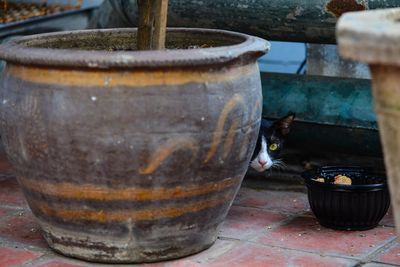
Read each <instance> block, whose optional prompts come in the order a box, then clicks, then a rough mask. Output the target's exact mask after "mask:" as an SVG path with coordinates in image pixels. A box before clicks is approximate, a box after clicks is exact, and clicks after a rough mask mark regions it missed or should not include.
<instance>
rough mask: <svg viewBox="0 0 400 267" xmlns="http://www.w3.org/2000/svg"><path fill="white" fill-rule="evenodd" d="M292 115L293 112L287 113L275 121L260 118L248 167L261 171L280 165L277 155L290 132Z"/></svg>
mask: <svg viewBox="0 0 400 267" xmlns="http://www.w3.org/2000/svg"><path fill="white" fill-rule="evenodd" d="M294 117H295V114H294V113H289V114H288V115H286V116H285V117H283V118H280V119H278V120H277V121H275V122H270V121H268V120H266V119H262V121H261V127H260V132H259V134H258V139H257V144H256V147H255V149H254V153H253V156H252V157H251V161H250V167H252V168H253V169H255V170H256V171H258V172H263V171H265V170H268V169H270V168H272V167H280V166H282V164H283V162H282V160H280V159H279V158H278V157H279V155H280V154H281V152H282V149H283V143H284V140H285V137H286V136H287V135H288V134H289V132H290V127H291V125H292V123H293V120H294Z"/></svg>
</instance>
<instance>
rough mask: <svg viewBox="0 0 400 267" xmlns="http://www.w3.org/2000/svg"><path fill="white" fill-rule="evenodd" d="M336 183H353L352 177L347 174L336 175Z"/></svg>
mask: <svg viewBox="0 0 400 267" xmlns="http://www.w3.org/2000/svg"><path fill="white" fill-rule="evenodd" d="M333 183H334V184H343V185H351V183H352V182H351V179H350V177H348V176H346V175H342V174H339V175H336V176H335V178H334V182H333Z"/></svg>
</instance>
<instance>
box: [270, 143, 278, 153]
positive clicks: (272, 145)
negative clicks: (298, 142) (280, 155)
mask: <svg viewBox="0 0 400 267" xmlns="http://www.w3.org/2000/svg"><path fill="white" fill-rule="evenodd" d="M277 149H278V144H270V145H269V150H271V151H275V150H277Z"/></svg>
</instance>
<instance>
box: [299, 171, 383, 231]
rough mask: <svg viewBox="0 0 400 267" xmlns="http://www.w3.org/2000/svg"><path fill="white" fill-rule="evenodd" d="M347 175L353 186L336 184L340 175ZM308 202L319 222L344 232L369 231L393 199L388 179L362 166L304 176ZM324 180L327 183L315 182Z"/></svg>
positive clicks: (307, 173) (376, 223)
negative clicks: (337, 176) (335, 179)
mask: <svg viewBox="0 0 400 267" xmlns="http://www.w3.org/2000/svg"><path fill="white" fill-rule="evenodd" d="M339 174H341V175H346V176H348V177H350V178H351V179H352V185H339V184H333V179H334V177H335V176H336V175H339ZM302 177H303V178H304V180H305V183H306V185H307V189H308V202H309V203H310V207H311V210H312V211H313V213H314V215H315V216H316V217H317V220H318V221H319V223H320V224H321V225H323V226H325V227H329V228H333V229H340V230H368V229H371V228H374V227H375V226H377V225H378V223H379V222H380V220H381V219H382V218H383V216H385V214H386V212H387V210H388V208H389V205H390V196H389V191H388V187H387V183H386V176H385V174H383V173H377V172H374V171H372V169H368V168H362V167H339V166H326V167H320V168H317V169H315V170H311V171H306V172H304V173H302ZM318 177H324V178H325V183H323V182H318V181H314V179H316V178H318Z"/></svg>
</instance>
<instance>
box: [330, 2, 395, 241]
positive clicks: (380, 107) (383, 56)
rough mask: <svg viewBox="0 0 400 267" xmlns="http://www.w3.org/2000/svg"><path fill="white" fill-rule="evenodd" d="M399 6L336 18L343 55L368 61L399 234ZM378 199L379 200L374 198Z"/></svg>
mask: <svg viewBox="0 0 400 267" xmlns="http://www.w3.org/2000/svg"><path fill="white" fill-rule="evenodd" d="M399 21H400V9H386V10H376V11H365V12H357V13H347V14H345V15H344V16H343V17H342V18H341V19H340V20H339V22H338V25H337V39H338V44H339V50H340V53H341V55H342V56H343V57H346V58H349V59H354V60H359V61H362V62H365V63H368V64H369V66H370V70H371V75H372V86H373V97H374V105H375V110H376V112H377V115H378V125H379V131H380V136H381V141H382V145H383V150H384V157H385V165H386V169H387V172H388V178H389V189H390V193H391V200H392V201H391V202H392V205H393V208H394V213H395V220H396V225H397V231H398V234H400V22H399ZM376 201H379V200H376Z"/></svg>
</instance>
